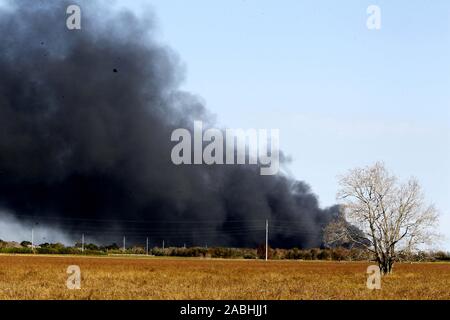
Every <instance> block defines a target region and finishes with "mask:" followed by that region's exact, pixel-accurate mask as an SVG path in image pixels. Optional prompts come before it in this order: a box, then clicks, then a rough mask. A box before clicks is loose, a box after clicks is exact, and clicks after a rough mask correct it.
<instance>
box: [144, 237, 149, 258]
mask: <svg viewBox="0 0 450 320" xmlns="http://www.w3.org/2000/svg"><path fill="white" fill-rule="evenodd" d="M145 254H146V255H148V237H147V240H146V242H145Z"/></svg>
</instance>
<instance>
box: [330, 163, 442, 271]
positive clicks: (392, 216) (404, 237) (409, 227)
mask: <svg viewBox="0 0 450 320" xmlns="http://www.w3.org/2000/svg"><path fill="white" fill-rule="evenodd" d="M339 184H340V187H341V189H340V191H339V192H338V199H341V200H342V201H343V202H344V204H343V209H344V211H343V214H344V218H345V220H346V221H348V222H350V223H351V224H352V225H354V226H356V227H357V228H358V230H360V231H362V234H360V233H356V232H354V230H355V229H354V230H353V231H352V230H351V228H343V223H342V220H341V222H339V223H340V224H341V225H340V226H337V228H335V229H339V228H340V229H341V230H343V232H344V233H345V235H344V236H345V237H346V238H347V239H351V240H352V241H353V242H355V243H357V244H359V245H361V246H363V247H365V248H366V249H368V250H369V251H371V252H372V253H373V254H374V256H375V259H376V261H377V263H378V265H379V267H380V270H381V272H382V274H389V273H391V272H392V268H393V264H394V261H396V259H397V250H406V251H413V250H415V249H416V248H417V247H418V246H419V245H421V244H430V243H431V241H432V239H433V238H434V235H435V234H434V232H433V229H434V228H435V226H436V224H437V221H438V214H437V212H436V209H435V208H434V206H432V205H428V206H427V205H425V203H424V196H423V193H422V191H421V188H420V186H419V183H418V182H417V180H416V179H414V178H411V179H410V180H409V181H407V182H406V183H398V181H397V178H396V177H395V176H393V175H390V174H389V173H388V171H387V170H386V168H385V166H384V164H383V163H380V162H378V163H376V164H375V165H373V166H370V167H365V168H357V169H354V170H351V171H350V172H348V174H347V175H344V176H342V177H341V178H340V181H339ZM335 227H336V226H335ZM330 228H332V227H330Z"/></svg>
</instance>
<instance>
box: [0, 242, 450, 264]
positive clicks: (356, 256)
mask: <svg viewBox="0 0 450 320" xmlns="http://www.w3.org/2000/svg"><path fill="white" fill-rule="evenodd" d="M81 247H82V246H81V244H80V243H77V244H76V245H75V246H73V247H67V246H64V245H63V244H61V243H43V244H40V245H38V246H36V247H34V248H32V247H31V243H30V242H28V241H23V242H22V243H20V244H15V245H11V243H10V242H5V241H2V240H0V253H9V254H33V253H34V254H72V255H79V254H84V255H107V254H134V255H145V254H146V253H147V252H146V250H145V248H143V247H132V248H127V249H126V250H123V249H122V248H120V247H119V246H118V245H117V244H112V245H108V246H97V245H95V244H92V243H89V244H85V245H84V250H82V249H81ZM148 253H149V254H150V255H153V256H160V257H162V256H166V257H193V258H221V259H265V255H266V250H265V246H264V245H261V246H259V247H258V248H256V249H251V248H223V247H214V248H204V247H191V248H177V247H170V248H165V249H162V248H158V247H155V248H151V249H149V252H148ZM268 258H269V259H271V260H334V261H364V260H366V261H367V260H372V259H373V256H372V255H371V253H370V252H368V251H366V250H363V249H361V248H352V249H348V248H342V247H337V248H327V249H319V248H313V249H298V248H293V249H273V248H269V250H268ZM399 261H450V253H446V252H443V251H436V252H415V253H407V252H400V253H399Z"/></svg>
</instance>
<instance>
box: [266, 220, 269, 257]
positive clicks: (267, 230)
mask: <svg viewBox="0 0 450 320" xmlns="http://www.w3.org/2000/svg"><path fill="white" fill-rule="evenodd" d="M268 259H269V220H266V261H267V260H268Z"/></svg>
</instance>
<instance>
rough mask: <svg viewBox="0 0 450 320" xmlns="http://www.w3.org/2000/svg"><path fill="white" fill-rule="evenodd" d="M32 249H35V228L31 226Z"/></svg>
mask: <svg viewBox="0 0 450 320" xmlns="http://www.w3.org/2000/svg"><path fill="white" fill-rule="evenodd" d="M31 250H34V228H33V227H31Z"/></svg>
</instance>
